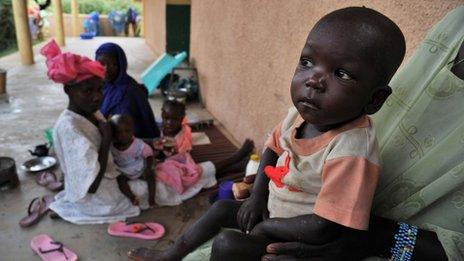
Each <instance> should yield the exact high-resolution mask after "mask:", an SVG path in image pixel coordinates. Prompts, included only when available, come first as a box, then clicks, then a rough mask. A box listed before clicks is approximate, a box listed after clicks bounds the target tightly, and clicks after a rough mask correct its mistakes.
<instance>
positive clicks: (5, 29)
mask: <svg viewBox="0 0 464 261" xmlns="http://www.w3.org/2000/svg"><path fill="white" fill-rule="evenodd" d="M15 44H16V32H15V26H14V20H13V7H12V5H11V0H0V52H1V51H4V50H7V49H11V48H12V47H13V46H14V45H15Z"/></svg>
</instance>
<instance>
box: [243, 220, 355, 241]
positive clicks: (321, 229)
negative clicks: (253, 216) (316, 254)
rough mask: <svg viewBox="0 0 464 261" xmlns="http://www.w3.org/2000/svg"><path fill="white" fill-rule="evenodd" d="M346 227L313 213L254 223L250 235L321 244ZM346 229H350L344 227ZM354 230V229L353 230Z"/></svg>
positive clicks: (331, 239) (332, 238) (337, 234)
mask: <svg viewBox="0 0 464 261" xmlns="http://www.w3.org/2000/svg"><path fill="white" fill-rule="evenodd" d="M345 228H346V227H344V226H342V225H340V224H337V223H334V222H332V221H330V220H327V219H324V218H322V217H319V216H318V215H315V214H310V215H303V216H297V217H293V218H271V219H268V220H265V221H263V222H261V223H259V224H257V225H256V227H255V228H254V229H253V231H252V232H251V234H252V235H259V236H264V237H266V238H270V239H272V240H275V241H287V242H291V241H300V242H304V243H308V244H314V245H322V244H326V243H328V242H330V241H333V240H334V239H335V238H336V237H338V236H340V234H341V233H342V231H343V230H344V229H345ZM346 229H348V230H352V229H349V228H346ZM353 231H354V230H353Z"/></svg>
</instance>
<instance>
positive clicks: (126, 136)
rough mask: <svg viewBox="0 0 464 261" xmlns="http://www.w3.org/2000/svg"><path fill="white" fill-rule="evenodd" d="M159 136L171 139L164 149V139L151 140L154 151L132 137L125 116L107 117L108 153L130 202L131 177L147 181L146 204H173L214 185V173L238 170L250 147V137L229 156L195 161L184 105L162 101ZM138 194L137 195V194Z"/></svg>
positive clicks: (138, 201) (133, 195) (129, 125)
mask: <svg viewBox="0 0 464 261" xmlns="http://www.w3.org/2000/svg"><path fill="white" fill-rule="evenodd" d="M163 120H164V122H163V123H164V124H163V135H164V136H163V137H164V139H166V138H168V137H171V138H172V140H174V141H175V142H174V143H173V146H172V149H166V147H167V146H166V143H167V142H166V140H164V141H162V142H159V141H157V142H154V147H155V151H153V150H152V149H151V148H150V146H149V145H147V144H146V143H144V142H143V141H142V140H140V139H138V138H135V137H134V129H133V123H132V120H131V118H130V116H128V115H115V116H113V117H112V118H111V121H110V122H111V124H112V127H113V130H114V139H115V142H114V143H113V146H112V148H111V152H112V155H113V158H114V161H115V163H116V165H117V166H118V168H119V171H120V172H122V175H120V176H118V184H119V187H120V189H121V191H122V192H123V193H124V194H125V195H126V196H127V197H128V198H129V199H130V200H131V201H132V202H133V204H137V205H138V204H139V203H140V199H139V198H137V196H136V194H141V193H135V191H134V192H133V191H132V190H131V187H130V186H129V184H128V183H132V182H130V181H131V180H135V179H139V178H143V179H144V180H146V181H147V184H148V198H149V205H150V206H154V205H155V203H156V204H157V205H158V206H174V205H178V204H180V203H182V201H184V200H186V199H189V198H191V197H193V196H195V195H196V194H198V192H200V190H201V189H203V188H209V187H212V186H214V185H215V184H216V173H219V174H221V173H227V172H240V171H243V170H244V169H245V166H246V160H247V158H248V157H249V155H250V153H251V152H252V150H253V148H254V144H253V142H252V141H251V140H246V141H245V142H244V144H243V145H242V147H241V148H240V149H239V150H238V151H237V152H236V153H235V154H234V155H232V157H230V158H228V159H225V160H222V161H218V162H211V161H206V162H202V163H200V164H196V163H195V161H194V160H193V159H192V157H191V156H190V153H189V151H190V150H191V149H192V135H191V130H190V127H189V126H188V124H187V123H186V119H185V105H183V104H182V103H178V102H165V103H164V105H163ZM160 151H162V152H163V153H164V154H166V155H171V154H173V155H172V156H169V157H168V158H165V159H164V161H162V162H158V163H157V164H156V166H155V167H154V168H153V167H152V165H153V164H154V163H153V157H156V156H158V154H159V153H160ZM139 196H140V195H139Z"/></svg>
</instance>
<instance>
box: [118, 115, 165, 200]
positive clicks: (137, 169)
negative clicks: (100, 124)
mask: <svg viewBox="0 0 464 261" xmlns="http://www.w3.org/2000/svg"><path fill="white" fill-rule="evenodd" d="M110 123H111V127H112V129H113V138H114V141H113V144H112V146H111V154H112V155H113V159H114V163H115V164H116V166H117V168H118V170H119V171H120V172H121V174H122V175H119V176H118V177H117V180H118V185H119V189H120V190H121V192H122V193H123V194H124V195H125V196H127V197H128V198H129V199H130V201H131V202H132V204H134V205H137V206H138V205H139V203H140V202H139V201H140V200H139V199H138V198H137V197H136V196H135V195H134V193H132V191H131V189H130V187H129V184H128V181H129V180H135V179H143V180H145V181H146V182H147V184H148V203H149V205H150V207H153V206H154V205H155V192H156V186H155V173H154V172H153V168H152V166H153V150H152V149H151V148H150V146H148V145H147V144H146V143H145V142H143V141H142V140H141V139H138V138H136V137H134V123H133V121H132V118H131V117H130V116H128V115H124V114H121V115H114V116H112V117H111V119H110Z"/></svg>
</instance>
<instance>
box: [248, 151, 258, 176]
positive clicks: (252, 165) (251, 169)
mask: <svg viewBox="0 0 464 261" xmlns="http://www.w3.org/2000/svg"><path fill="white" fill-rule="evenodd" d="M258 167H259V156H258V154H251V155H250V160H249V161H248V163H247V165H246V171H245V176H250V175H253V174H256V173H257V172H258Z"/></svg>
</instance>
